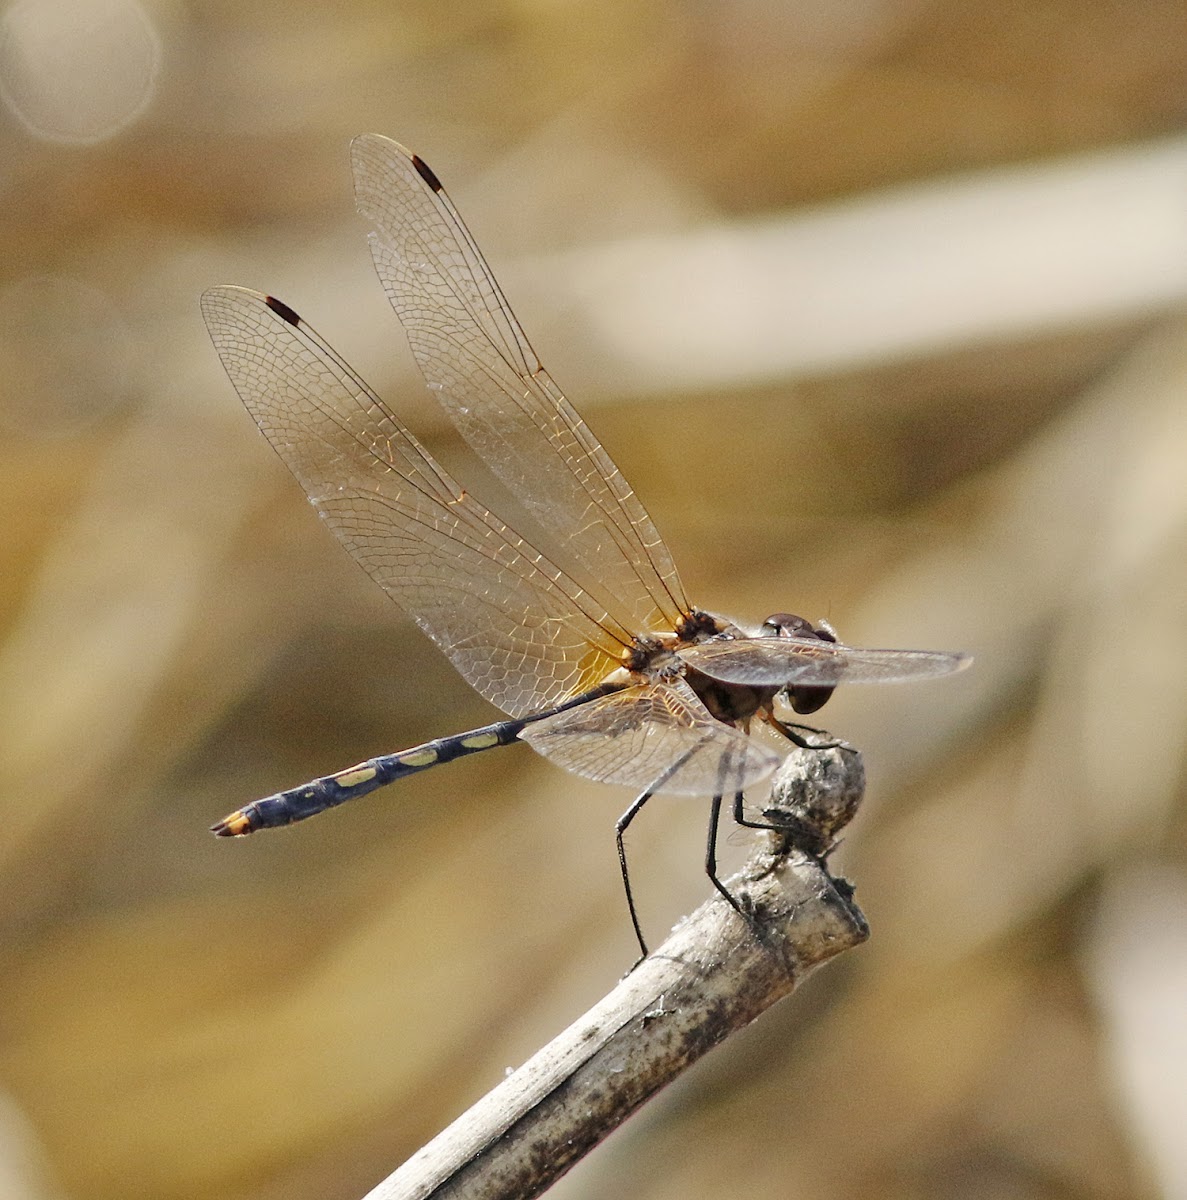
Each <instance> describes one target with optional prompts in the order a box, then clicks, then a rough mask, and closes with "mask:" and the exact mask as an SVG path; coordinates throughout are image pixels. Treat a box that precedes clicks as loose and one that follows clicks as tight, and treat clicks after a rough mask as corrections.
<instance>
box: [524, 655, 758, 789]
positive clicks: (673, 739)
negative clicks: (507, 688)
mask: <svg viewBox="0 0 1187 1200" xmlns="http://www.w3.org/2000/svg"><path fill="white" fill-rule="evenodd" d="M519 736H520V737H521V738H522V739H523V740H524V741H525V742H527V743H528V744H529V745H530V746H531V747H532V749H533V750H536V751H538V752H539V753H540V754H543V755H544V757H545V758H547V759H549V760H550V761H552V762H554V763H556V764H557V766H560V767H564V768H565V769H566V770H568V771H572V772H574V773H575V774H577V775H584V776H585V777H586V778H587V779H596V780H598V781H600V782H602V783H618V784H622V785H624V786H627V787H635V788H653V789H654V791H655V792H657V793H662V794H666V795H676V796H713V795H726V794H730V793H733V792H736V791H741V790H743V789H744V788H746V787H749V786H750V784H752V783H756V782H758V780H760V779H763V778H765V777H766V776H767V775H769V774H770V773H771V772H772V771H773V770H774V769H775V767H776V766H777V765H778V763H779V756H778V755H777V754H775V753H774V752H773V751H771V750H768V749H767V748H766V747H765V746H761V745H759V744H758V743H757V742H755V741H754V740H753V739H752V738H749V737H747V736H746V735H745V734H744V733H739V732H738V730H736V729H733V728H731V727H730V726H729V725H724V724H722V722H720V721H718V720H717V719H716V718H715V717H713V716H711V715H710V713H709V711H708V709H706V708H705V706H704V705H703V704H702V703H701V702H700V700H698V699H697V697H696V694H695V693H694V692H693V690H692V688H690V687H689V686H688V684H687V683H685V682H684V681H683V680H681V679H676V680H672V681H669V682H665V683H651V684H642V685H639V686H638V687H631V688H626V689H625V690H623V691H621V692H615V693H613V694H612V695H609V696H604V697H602V698H601V699H599V700H592V701H590V703H588V704H580V705H578V706H577V707H576V708H571V709H569V710H568V711H566V712H563V713H558V714H557V715H556V716H553V717H545V718H544V720H542V721H537V722H534V723H533V724H531V725H529V726H527V728H526V729H524V731H523V732H522V733H521V734H520V735H519Z"/></svg>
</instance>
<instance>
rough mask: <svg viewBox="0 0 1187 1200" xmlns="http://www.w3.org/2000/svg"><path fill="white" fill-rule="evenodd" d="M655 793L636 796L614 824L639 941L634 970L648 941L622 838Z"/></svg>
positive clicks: (624, 886)
mask: <svg viewBox="0 0 1187 1200" xmlns="http://www.w3.org/2000/svg"><path fill="white" fill-rule="evenodd" d="M653 795H654V793H653V792H650V791H647V792H644V793H643V794H642V795H641V796H638V797H636V799H634V800H633V801H631V806H630V808H628V809H627V810H626V812H624V813H623V814H622V816H621V817H619V818H618V820H617V822H616V823H615V825H614V841H615V844H616V845H617V846H618V866H619V869H620V870H621V871H622V889H623V891H624V892H626V906H627V908H628V910H629V911H630V914H631V925H632V926H634V930H635V938H636V940H637V941H638V943H639V957H638V959H637V960H636V961H635V964H634V966H632V967H631V970H632V971H633V970H634V969H635V967H637V966H638V965H639V963H641V962H642V961H643V960H644V959H645V958H646V957H647V942H646V941H645V940H644V938H643V930H642V928H641V926H640V925H639V914H638V913H637V912H636V911H635V897H634V894H633V893H632V891H631V874H630V871H629V870H627V865H626V846H625V845H623V841H622V839H623V836H624V835H625V834H626V831H627V826H628V825H630V823H631V822H632V821H633V820H634V819H635V818H636V817H637V816H638V815H639V810H640V809H641V808H642V807H643V805H644V804H646V803H647V801H648V800H650V799H651V797H652V796H653Z"/></svg>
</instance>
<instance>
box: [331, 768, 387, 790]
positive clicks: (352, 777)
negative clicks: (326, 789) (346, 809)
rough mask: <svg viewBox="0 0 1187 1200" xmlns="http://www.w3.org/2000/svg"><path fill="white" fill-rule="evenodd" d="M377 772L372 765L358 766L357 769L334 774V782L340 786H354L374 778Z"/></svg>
mask: <svg viewBox="0 0 1187 1200" xmlns="http://www.w3.org/2000/svg"><path fill="white" fill-rule="evenodd" d="M377 774H378V772H377V771H376V770H375V768H374V767H360V768H358V769H357V770H353V771H343V772H342V774H341V775H335V776H334V782H335V783H336V784H338V785H339V786H341V787H354V786H355V785H356V784H359V783H366V782H367V780H369V779H374V778H375V776H376V775H377Z"/></svg>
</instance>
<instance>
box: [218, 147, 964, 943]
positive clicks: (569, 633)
mask: <svg viewBox="0 0 1187 1200" xmlns="http://www.w3.org/2000/svg"><path fill="white" fill-rule="evenodd" d="M351 165H352V170H353V175H354V188H355V198H356V203H357V207H358V209H359V211H360V212H361V213H362V214H363V215H364V216H365V217H367V218H368V220H369V221H371V222H372V223H373V224H374V226H375V230H374V232H373V233H372V234H371V235H370V239H369V240H370V247H371V256H372V259H373V262H374V265H375V269H376V272H377V273H378V276H379V279H380V281H381V283H382V284H383V288H384V290H385V292H386V293H387V296H388V299H389V301H390V302H391V305H392V307H393V308H394V309H395V312H396V315H397V317H398V318H399V320H400V322H401V324H402V325H403V328H404V332H405V334H406V336H407V340H408V343H409V345H410V347H411V350H412V354H413V357H414V358H415V360H416V362H417V364H418V366H419V368H420V371H421V373H422V375H423V376H424V379H425V381H426V383H427V384H428V387H429V390H430V391H431V392H432V393H433V394H434V395H435V396H436V398H437V400H438V401H440V403H441V404H442V406H443V407H444V409H445V412H446V413H447V415H448V416H449V417H450V419H451V420H452V422H453V424H454V425H455V426H456V428H457V430H458V432H459V433H460V435H461V436H462V438H463V439H464V440H465V441H466V442H467V443H468V444H469V446H470V448H471V449H472V450H474V451H475V452H476V454H477V455H478V456H479V458H480V459H482V460H483V461H484V462H485V464H486V465H487V466H488V467H489V468H490V469H491V470H492V471H493V472H494V474H495V475H496V476H497V477H498V478H499V479H500V480H501V482H502V483H503V485H505V487H506V488H507V489H508V491H509V492H510V493H511V495H512V496H513V497H514V498H515V500H516V501H517V502H518V503H519V504H521V505H522V506H523V508H524V509H525V510H526V512H527V513H528V514H529V515H530V517H531V518H533V519H534V522H535V524H536V525H537V526H538V527H539V534H538V535H537V536H536V540H537V541H541V542H546V543H547V544H548V545H547V552H545V550H544V549H540V548H537V546H536V545H535V544H534V543H533V542H531V541H529V540H528V539H527V538H525V537H523V536H521V535H520V534H519V533H517V532H516V531H515V530H514V529H513V528H511V526H509V525H508V524H506V523H505V522H503V521H502V520H501V519H500V518H499V517H498V516H496V515H495V513H494V512H492V511H491V510H490V509H489V508H487V507H486V506H484V505H483V504H482V503H480V502H479V501H478V500H477V499H476V498H475V497H474V496H473V495H472V494H471V493H470V492H468V491H467V490H466V489H465V488H464V487H463V486H462V485H461V484H459V483H458V482H457V481H455V479H454V478H453V477H452V476H451V475H450V474H449V473H448V472H447V471H446V470H445V469H444V467H442V466H441V464H440V463H438V462H437V460H436V459H435V458H434V457H433V456H432V455H431V454H430V453H429V451H428V450H427V449H426V448H425V447H424V446H423V445H422V444H421V443H420V442H419V441H418V440H417V439H416V437H415V436H414V435H413V434H412V433H411V431H410V430H409V429H408V428H407V426H406V425H405V424H404V423H403V422H402V421H401V420H400V418H399V417H398V416H397V415H396V413H395V412H394V411H393V410H392V409H391V408H390V407H389V406H388V405H387V404H386V403H385V402H384V401H383V400H381V399H380V397H379V396H378V395H377V394H376V393H375V392H374V391H373V390H372V389H371V388H370V387H369V386H368V385H367V384H366V383H365V382H364V381H363V379H362V378H361V376H360V375H359V374H358V373H357V372H356V371H355V370H354V368H352V367H351V366H350V364H349V363H348V362H347V361H346V360H345V359H344V358H343V357H342V356H341V355H340V354H339V353H338V352H337V351H336V350H334V349H333V347H332V346H330V344H329V343H328V342H326V341H325V340H324V339H323V338H322V337H321V336H320V335H319V334H318V333H317V332H316V331H315V330H314V329H313V328H312V326H310V325H309V324H308V323H307V322H306V321H304V320H303V319H302V318H301V317H299V316H298V315H297V313H296V312H295V311H294V310H293V309H292V308H290V307H289V306H288V305H287V304H285V303H284V302H283V301H281V300H277V299H275V298H274V297H272V296H266V295H263V294H261V293H259V292H255V291H250V290H248V289H245V288H239V287H232V286H220V287H215V288H212V289H210V290H209V291H207V292H205V293H204V294H203V296H202V314H203V317H204V318H205V322H206V326H207V328H208V330H209V332H210V336H211V339H212V340H213V342H214V346H215V349H216V350H217V352H218V355H219V357H220V359H221V360H222V364H223V367H224V368H225V369H226V372H227V375H228V376H229V377H230V380H231V383H232V384H233V386H234V388H235V390H236V392H238V394H239V397H240V399H241V400H242V401H243V404H244V405H245V407H246V408H247V410H248V412H249V413H250V414H251V415H252V417H254V419H255V421H256V423H257V425H258V426H259V428H260V430H261V431H262V432H263V434H264V436H265V437H266V438H267V440H268V441H269V442H270V443H271V445H272V447H273V448H274V449H275V450H276V452H277V453H278V454H279V455H280V457H281V459H282V460H283V461H284V462H285V464H286V465H287V466H288V468H289V469H290V470H291V471H292V473H293V474H294V475H295V476H296V478H297V480H298V481H299V482H300V484H301V486H302V487H303V488H304V489H305V492H306V494H307V495H308V497H309V500H310V501H311V502H312V504H313V506H314V508H315V509H316V510H317V512H318V514H319V515H320V516H321V517H322V519H323V520H324V521H325V522H326V524H327V525H328V526H329V527H330V529H331V531H332V532H333V533H334V534H335V536H336V537H337V538H338V540H339V541H340V542H341V543H342V545H343V546H344V547H345V548H346V550H347V552H348V553H349V554H350V556H351V557H352V558H353V559H354V560H355V562H357V563H358V564H359V565H360V566H361V567H362V568H363V570H364V571H366V572H367V573H368V574H369V575H370V576H371V578H372V579H373V580H375V582H376V583H378V584H379V586H380V587H382V588H383V589H384V591H386V592H387V594H388V595H389V596H390V597H391V598H392V599H393V600H395V601H396V603H397V604H398V605H400V606H401V607H402V608H403V609H404V610H405V611H406V612H407V613H408V614H409V615H410V616H411V617H412V618H413V620H414V621H415V622H416V623H417V625H419V627H420V628H421V629H422V630H423V631H424V632H425V633H426V634H427V635H428V636H429V637H430V638H431V639H432V640H433V641H434V642H435V643H436V644H437V645H438V646H439V647H440V649H441V650H442V651H444V653H445V655H446V656H447V657H448V658H449V660H450V661H451V662H452V664H453V666H454V667H455V668H456V669H457V670H458V672H459V673H460V674H461V675H462V677H463V678H464V679H465V680H466V681H467V682H468V683H469V684H470V685H471V686H472V687H473V688H474V689H475V690H476V691H477V692H478V693H479V694H480V695H481V696H483V697H484V698H485V699H486V700H488V701H489V702H490V703H491V704H493V705H494V706H495V707H496V708H498V709H500V710H502V712H503V713H505V714H506V719H504V720H500V721H496V722H494V723H493V724H489V725H485V726H483V727H482V728H479V729H472V730H469V731H468V732H465V733H461V734H456V735H453V736H449V737H443V738H438V739H436V740H434V741H430V742H425V743H424V744H422V745H418V746H415V747H412V748H411V749H407V750H402V751H400V752H398V753H395V754H385V755H381V756H379V757H376V758H371V759H368V760H366V761H365V762H361V763H358V764H356V765H355V766H352V767H349V768H347V769H346V770H344V771H338V772H336V773H335V774H332V775H326V776H323V777H321V778H318V779H314V780H311V781H310V782H308V783H303V784H301V785H300V786H299V787H294V788H289V789H287V790H286V791H282V792H277V793H276V794H274V795H272V796H268V797H266V798H264V799H261V800H256V801H254V802H253V803H250V804H247V805H246V806H245V807H243V808H240V809H238V810H236V811H235V812H233V813H231V814H230V815H229V816H227V817H225V818H224V819H223V820H221V821H219V822H217V823H216V824H215V825H213V826H212V827H211V828H212V830H213V832H214V833H216V834H218V835H219V836H221V837H238V836H241V835H245V834H249V833H253V832H255V831H256V830H260V829H265V828H270V827H274V826H281V825H288V824H290V823H292V822H294V821H301V820H304V819H305V818H306V817H310V816H313V815H314V814H315V813H320V812H322V811H324V810H325V809H329V808H332V807H335V806H337V805H339V804H343V803H345V802H346V801H349V800H354V799H357V798H358V797H361V796H364V795H366V794H368V793H369V792H372V791H374V790H375V789H376V788H380V787H384V786H386V785H387V784H389V783H392V782H393V781H395V780H397V779H401V778H403V777H405V776H407V775H411V774H414V773H416V772H419V771H424V770H427V769H428V768H430V767H435V766H438V765H440V764H442V763H447V762H452V761H453V760H455V759H459V758H462V757H463V756H466V755H469V754H474V753H477V752H479V751H485V750H488V749H490V748H492V747H495V746H506V745H510V744H513V743H517V742H526V743H527V744H528V745H529V746H531V747H532V749H533V750H535V751H537V752H538V753H540V754H541V755H543V756H544V757H545V758H547V759H548V760H549V761H551V762H553V763H555V764H556V765H557V766H559V767H562V768H564V769H566V770H568V771H571V772H574V773H576V774H577V775H580V776H584V777H586V778H588V779H593V780H598V781H601V782H604V783H610V784H616V785H620V786H626V787H630V788H633V789H636V790H637V791H638V795H637V797H636V799H635V800H634V801H633V803H632V804H631V805H630V806H629V807H628V808H627V810H626V811H625V812H624V813H623V814H622V816H621V817H620V818H619V819H618V821H617V823H616V825H615V841H616V847H617V853H618V863H619V869H620V872H621V875H622V883H623V888H624V891H625V894H626V901H627V907H628V910H629V913H630V918H631V924H632V926H633V929H634V933H635V937H636V939H637V940H638V943H639V948H640V950H641V952H642V954H643V956H644V957H645V956H646V954H647V943H646V940H645V938H644V935H643V930H642V927H641V924H640V920H639V915H638V912H637V910H636V906H635V901H634V897H633V894H632V890H631V881H630V874H629V871H628V867H627V856H626V849H625V843H624V838H625V835H626V832H627V829H628V827H629V826H630V824H631V822H632V821H633V820H634V818H635V817H636V816H637V815H638V813H639V812H640V810H641V809H642V808H643V806H644V805H645V804H646V802H647V801H648V800H649V799H650V798H651V797H652V796H654V795H658V794H668V795H672V794H675V795H699V796H705V797H709V798H710V800H711V808H710V823H709V842H708V849H707V851H706V859H705V869H706V872H707V874H708V876H709V879H710V880H711V881H712V883H713V886H714V887H715V888H716V889H717V891H718V892H720V893H721V894H722V896H724V898H725V899H726V900H727V901H728V902H729V903H730V904H731V905H732V906H733V907H734V908H735V909H738V911H739V912H741V911H742V910H741V908H740V907H739V905H738V903H737V902H736V901H735V899H734V898H733V897H732V895H731V894H730V892H729V890H728V888H726V887H725V885H724V884H723V883H722V881H721V880H720V879H719V878H718V875H717V858H716V853H717V852H716V846H717V836H718V824H719V820H720V814H721V806H722V802H723V798H725V797H732V799H733V811H734V817H735V819H736V820H737V821H738V822H739V823H741V824H753V822H749V821H747V820H746V819H745V817H744V810H743V796H744V793H745V792H746V790H747V789H748V788H752V787H753V786H754V785H755V784H757V783H759V782H761V781H762V780H763V779H765V778H766V777H767V776H768V775H770V774H771V772H772V771H773V770H774V769H775V767H776V766H777V765H778V763H779V762H780V761H781V760H782V757H783V756H782V755H781V754H779V753H778V752H776V750H775V749H773V748H772V747H770V746H768V745H764V744H763V743H762V742H761V741H760V740H759V739H756V738H754V737H752V736H751V731H752V727H759V726H765V727H767V728H769V729H771V730H773V731H774V733H775V735H776V736H777V738H782V739H784V740H785V742H786V743H795V744H798V745H804V744H805V742H804V739H803V736H802V734H801V733H799V732H798V731H799V730H802V729H803V728H805V727H804V726H801V725H798V724H797V723H795V722H793V721H791V720H789V719H788V713H787V709H788V708H790V709H791V710H792V711H793V712H794V713H795V714H797V715H806V714H810V713H813V712H815V711H816V710H818V709H819V708H820V707H821V706H822V705H823V704H824V703H825V702H826V701H827V700H828V698H829V696H830V695H831V694H832V691H833V689H834V688H835V687H836V686H837V685H838V684H841V683H870V682H877V683H887V682H900V681H906V680H915V679H926V678H933V677H937V676H942V675H948V674H950V673H952V672H955V671H958V670H960V669H962V668H963V667H965V666H967V665H968V664H969V662H970V661H971V659H970V658H969V657H968V656H967V655H964V654H959V653H949V652H944V651H932V650H876V649H860V648H856V647H851V646H846V645H844V644H842V643H841V642H840V641H839V640H838V639H837V636H836V634H835V633H834V631H833V630H832V629H831V627H829V626H828V625H827V624H826V623H823V622H820V623H817V624H815V625H814V624H812V623H811V622H809V621H807V620H805V619H804V618H802V617H798V616H795V615H793V614H790V613H776V614H773V615H772V616H770V617H768V618H767V619H766V620H765V621H764V622H763V623H762V624H761V626H759V627H758V628H757V629H752V630H751V631H749V632H747V631H746V630H744V629H743V628H741V627H740V626H739V625H736V624H735V623H734V622H733V621H730V620H728V619H726V618H724V617H721V616H716V615H713V614H712V613H709V612H707V611H705V610H703V609H700V608H697V607H695V606H693V605H692V604H690V603H689V602H688V600H687V599H686V597H685V593H684V589H683V587H682V585H681V582H680V577H679V575H678V573H677V570H676V566H675V563H674V562H673V559H672V555H671V553H670V552H669V550H668V548H667V546H666V545H665V544H664V541H663V539H662V538H661V537H660V535H659V533H658V531H657V530H656V527H655V525H654V523H653V522H652V520H651V517H650V516H649V515H648V513H647V511H646V509H645V508H644V507H643V505H642V503H641V502H640V501H639V499H638V497H637V496H636V495H635V493H634V491H633V490H632V489H631V487H630V485H629V484H628V483H627V481H626V480H625V479H624V477H623V475H622V473H621V472H620V471H619V470H618V468H617V467H616V466H615V464H614V462H613V460H612V459H611V458H610V456H609V454H608V453H607V452H606V450H605V449H604V448H603V446H602V444H601V443H600V442H599V441H598V439H597V438H596V437H595V436H594V434H593V433H592V431H591V430H590V428H589V426H588V425H587V424H586V423H585V421H584V420H583V419H582V418H581V416H580V415H579V414H578V413H577V411H576V410H575V409H574V407H573V406H572V404H570V403H569V401H568V400H567V399H566V397H565V395H564V393H563V392H562V391H561V390H560V388H559V387H558V386H557V385H556V383H555V382H554V381H553V379H552V377H551V376H550V375H549V374H548V372H547V371H546V370H545V369H544V367H543V366H542V364H541V363H540V360H539V358H537V356H536V353H535V351H534V350H533V349H532V346H531V343H530V342H529V341H528V339H527V335H526V334H525V333H524V331H523V329H522V327H521V326H520V324H519V322H518V320H517V319H516V318H515V316H514V315H513V313H512V311H511V307H510V305H509V304H508V303H507V300H506V298H505V297H504V295H503V291H502V289H501V288H500V287H499V284H498V283H497V282H496V280H495V277H494V275H493V274H492V273H491V270H490V268H489V267H488V266H487V263H486V260H485V259H484V258H483V256H482V253H481V252H480V250H479V249H478V245H477V243H476V242H475V240H474V238H473V236H472V235H471V233H470V231H469V229H467V227H466V225H465V223H464V221H463V220H462V218H461V216H460V214H459V213H458V210H457V209H456V208H455V207H454V204H453V202H452V201H451V200H450V198H449V196H448V195H447V193H446V192H445V189H444V188H443V187H442V186H441V183H440V181H439V180H438V179H437V176H436V175H435V174H434V173H433V172H432V170H430V169H429V167H428V166H427V165H426V164H425V162H424V161H423V160H422V159H420V158H419V157H417V156H416V155H415V154H413V153H411V152H410V151H408V150H406V149H405V148H404V147H403V146H401V145H399V144H398V143H397V142H395V141H392V140H391V139H389V138H386V137H382V136H380V135H378V134H363V135H361V136H359V137H357V138H355V139H354V141H353V142H352V143H351ZM540 535H543V536H540ZM743 915H744V914H743Z"/></svg>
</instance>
